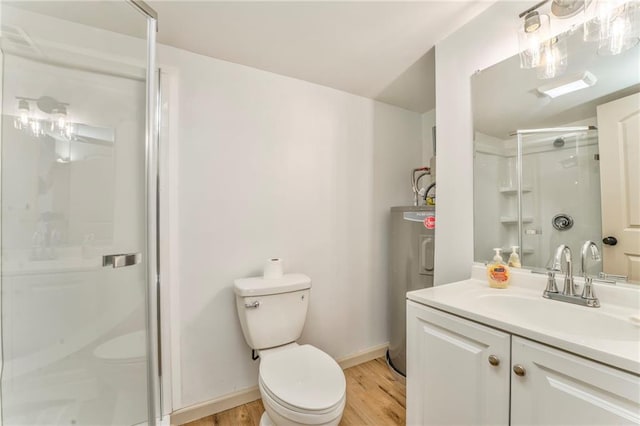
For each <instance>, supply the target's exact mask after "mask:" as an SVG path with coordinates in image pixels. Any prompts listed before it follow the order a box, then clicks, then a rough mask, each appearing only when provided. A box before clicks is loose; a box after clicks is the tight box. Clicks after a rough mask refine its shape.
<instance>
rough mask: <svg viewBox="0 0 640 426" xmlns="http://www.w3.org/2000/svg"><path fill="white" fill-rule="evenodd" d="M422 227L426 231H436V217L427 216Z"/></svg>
mask: <svg viewBox="0 0 640 426" xmlns="http://www.w3.org/2000/svg"><path fill="white" fill-rule="evenodd" d="M423 223H424V227H425V228H427V229H436V217H435V216H427V217H425V218H424V222H423Z"/></svg>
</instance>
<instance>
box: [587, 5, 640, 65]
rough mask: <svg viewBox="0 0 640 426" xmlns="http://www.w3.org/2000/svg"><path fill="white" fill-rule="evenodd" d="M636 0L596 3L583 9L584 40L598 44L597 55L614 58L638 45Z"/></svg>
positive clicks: (637, 9)
mask: <svg viewBox="0 0 640 426" xmlns="http://www.w3.org/2000/svg"><path fill="white" fill-rule="evenodd" d="M639 9H640V2H639V1H638V0H633V1H625V0H596V1H595V2H594V5H593V6H592V7H591V8H588V9H587V8H586V9H585V13H586V14H587V16H586V19H585V23H584V39H585V41H594V42H598V54H599V55H617V54H619V53H622V52H624V51H625V50H627V49H630V48H631V47H633V46H635V45H636V44H638V38H639V37H640V22H639V20H640V14H639V12H638V11H639Z"/></svg>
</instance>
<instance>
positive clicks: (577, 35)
mask: <svg viewBox="0 0 640 426" xmlns="http://www.w3.org/2000/svg"><path fill="white" fill-rule="evenodd" d="M559 38H563V39H564V41H565V42H566V45H567V69H566V71H565V72H564V73H562V75H559V76H557V77H555V78H552V79H540V78H539V74H538V73H537V72H536V70H535V69H521V68H520V59H519V57H518V56H517V55H516V56H513V57H511V58H509V59H507V60H505V61H503V62H500V63H498V64H496V65H494V66H492V67H490V68H487V69H485V70H482V71H479V72H478V73H476V74H475V75H474V76H472V78H471V88H472V105H473V118H474V206H475V211H474V259H475V261H477V262H485V261H487V260H490V259H491V258H492V257H493V248H494V247H501V248H502V249H503V257H504V259H505V260H506V259H508V257H509V254H510V253H511V251H512V250H513V249H512V246H518V248H517V249H516V250H517V251H518V253H519V254H520V258H521V262H522V266H523V267H524V268H531V269H539V268H546V267H547V266H548V265H549V260H550V258H551V256H552V255H553V253H554V252H555V249H556V247H557V246H558V245H560V244H567V245H568V246H569V247H570V248H571V250H572V254H573V262H574V274H576V275H577V274H581V273H582V270H581V265H580V261H581V247H582V244H583V243H584V242H585V241H586V240H593V241H594V242H596V244H597V245H598V248H599V249H600V251H601V253H602V261H601V262H600V261H595V260H593V259H589V260H588V262H587V263H588V264H587V268H586V269H587V271H588V273H589V274H590V275H598V274H599V275H600V277H603V278H609V279H617V280H620V278H619V277H615V276H616V275H619V276H626V277H628V280H629V281H634V282H640V233H638V228H640V173H639V172H638V166H637V165H638V163H639V162H640V66H639V64H640V46H638V45H636V46H635V47H632V48H631V49H629V50H627V51H624V52H622V53H621V54H618V55H614V56H599V55H598V54H597V43H596V44H595V45H594V44H593V43H590V42H585V41H584V38H583V32H582V26H580V28H579V29H576V30H573V31H572V32H569V33H565V34H563V35H560V36H559ZM567 84H574V85H582V86H583V88H581V89H579V90H575V91H572V92H570V93H566V94H563V95H559V96H558V95H557V93H553V92H551V95H552V96H554V97H552V96H550V95H549V94H545V93H543V92H544V91H545V90H547V89H549V88H551V87H553V86H561V85H567ZM634 230H635V232H630V231H634ZM607 237H612V238H613V239H615V240H616V241H617V244H615V245H613V244H612V243H611V242H612V241H613V240H612V239H611V238H607ZM603 239H606V241H607V242H608V243H609V244H606V243H603Z"/></svg>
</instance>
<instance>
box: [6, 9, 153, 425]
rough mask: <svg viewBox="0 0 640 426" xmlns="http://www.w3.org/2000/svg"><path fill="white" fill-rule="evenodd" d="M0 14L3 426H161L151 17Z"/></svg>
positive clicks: (108, 12)
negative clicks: (22, 425)
mask: <svg viewBox="0 0 640 426" xmlns="http://www.w3.org/2000/svg"><path fill="white" fill-rule="evenodd" d="M0 8H1V9H0V20H1V24H2V36H1V38H0V48H1V59H2V67H1V68H0V78H1V79H2V91H1V93H0V95H1V100H2V120H1V123H0V126H1V129H0V133H1V138H0V144H1V166H0V167H1V175H0V212H1V228H0V232H1V241H2V248H1V257H0V286H1V293H0V294H1V308H2V311H1V343H2V359H1V362H2V376H1V386H2V398H1V400H0V403H1V410H2V424H5V425H13V424H24V425H33V424H38V425H45V424H56V425H61V424H67V425H97V424H100V425H106V424H118V425H134V424H155V423H156V422H157V420H158V419H159V413H160V412H161V411H160V403H159V400H160V399H159V396H160V383H159V374H158V371H159V361H158V350H157V348H158V345H157V330H158V324H157V310H156V309H157V297H158V294H157V290H158V289H157V285H158V280H157V275H158V274H157V248H156V241H157V235H156V229H157V228H156V225H157V219H156V218H157V212H156V204H157V203H156V198H157V194H156V193H157V190H156V183H157V165H156V164H157V161H156V152H157V149H156V129H157V125H156V106H157V81H156V72H155V34H156V19H157V17H156V15H155V12H154V11H153V10H152V9H151V8H149V7H148V6H147V5H146V4H144V3H142V2H139V1H124V0H123V1H120V2H3V3H2V4H0Z"/></svg>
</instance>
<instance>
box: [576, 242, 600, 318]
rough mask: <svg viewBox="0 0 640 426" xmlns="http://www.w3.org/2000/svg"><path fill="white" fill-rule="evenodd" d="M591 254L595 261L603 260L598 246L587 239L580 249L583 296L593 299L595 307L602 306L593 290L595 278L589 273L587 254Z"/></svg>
mask: <svg viewBox="0 0 640 426" xmlns="http://www.w3.org/2000/svg"><path fill="white" fill-rule="evenodd" d="M589 254H590V255H591V259H593V260H595V261H600V260H602V256H600V250H598V246H597V245H596V243H594V242H593V241H591V240H588V241H586V242H585V243H584V244H583V245H582V250H581V251H580V266H581V267H582V276H583V277H584V287H583V288H582V298H583V299H586V300H589V301H591V303H592V304H593V305H594V306H595V307H598V306H600V301H599V300H598V298H597V297H596V295H595V293H594V292H593V278H591V277H590V276H589V275H588V274H587V260H588V258H587V256H589Z"/></svg>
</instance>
